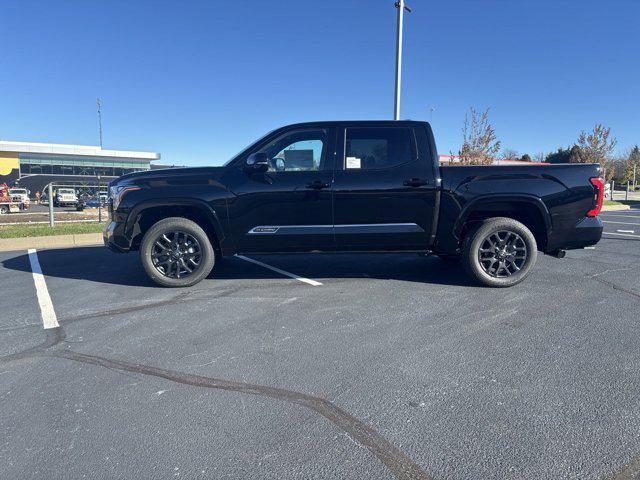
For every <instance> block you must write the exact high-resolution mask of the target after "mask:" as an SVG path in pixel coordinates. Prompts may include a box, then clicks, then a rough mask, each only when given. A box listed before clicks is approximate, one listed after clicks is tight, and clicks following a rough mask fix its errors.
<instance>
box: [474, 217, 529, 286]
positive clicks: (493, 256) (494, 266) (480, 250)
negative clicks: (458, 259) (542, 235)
mask: <svg viewBox="0 0 640 480" xmlns="http://www.w3.org/2000/svg"><path fill="white" fill-rule="evenodd" d="M537 256H538V245H537V243H536V239H535V237H534V236H533V233H531V230H529V229H528V228H527V227H526V226H525V225H523V224H522V223H520V222H518V221H516V220H514V219H512V218H505V217H496V218H490V219H488V220H485V221H484V222H482V224H480V225H479V226H478V227H476V228H475V229H473V230H472V231H471V232H470V233H469V235H467V237H466V238H465V241H464V248H463V256H462V260H463V264H464V267H465V269H466V270H467V272H468V273H469V274H470V275H471V277H472V278H473V279H474V280H475V281H476V282H478V283H479V284H481V285H484V286H487V287H511V286H513V285H516V284H518V283H520V282H521V281H523V280H524V279H525V278H526V277H527V276H528V275H529V272H530V271H531V269H532V268H533V266H534V265H535V263H536V258H537Z"/></svg>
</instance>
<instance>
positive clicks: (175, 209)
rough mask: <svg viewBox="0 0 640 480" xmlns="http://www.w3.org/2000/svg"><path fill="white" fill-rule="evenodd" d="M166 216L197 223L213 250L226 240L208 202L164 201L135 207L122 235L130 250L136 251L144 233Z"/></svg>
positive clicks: (179, 199)
mask: <svg viewBox="0 0 640 480" xmlns="http://www.w3.org/2000/svg"><path fill="white" fill-rule="evenodd" d="M169 217H182V218H187V219H189V220H192V221H194V222H196V223H197V224H198V225H200V227H202V228H203V229H204V231H205V232H206V233H207V236H208V237H209V239H210V240H211V244H212V245H213V247H214V249H215V250H216V251H219V250H220V245H221V243H222V242H223V241H224V238H225V236H224V229H223V228H222V222H221V219H220V216H219V215H218V213H217V212H216V211H215V210H214V209H213V208H211V206H210V205H209V204H208V203H206V202H204V201H202V200H198V199H192V198H165V199H162V200H161V201H148V202H142V203H139V204H137V205H135V206H134V207H133V208H132V209H131V211H130V213H129V215H128V217H127V222H126V226H125V233H126V235H127V237H128V238H130V239H131V248H132V249H134V250H135V249H137V248H139V246H140V242H141V241H142V237H143V236H144V234H145V233H146V232H147V230H149V228H150V227H151V226H152V225H153V224H155V223H156V222H158V221H159V220H162V219H164V218H169Z"/></svg>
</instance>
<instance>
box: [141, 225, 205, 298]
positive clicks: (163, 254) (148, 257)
mask: <svg viewBox="0 0 640 480" xmlns="http://www.w3.org/2000/svg"><path fill="white" fill-rule="evenodd" d="M176 235H177V236H176ZM140 261H141V262H142V267H143V268H144V271H145V272H146V273H147V275H148V276H149V278H151V280H153V281H154V282H155V283H156V284H158V285H160V286H163V287H190V286H192V285H195V284H196V283H198V282H200V281H201V280H203V279H204V278H206V277H207V275H209V273H211V270H212V269H213V265H214V264H215V253H214V250H213V246H212V245H211V241H210V240H209V237H208V236H207V234H206V232H205V231H204V230H203V229H202V228H201V227H200V226H199V225H198V224H197V223H195V222H193V221H191V220H188V219H186V218H182V217H170V218H165V219H164V220H160V221H159V222H157V223H155V224H154V225H153V226H152V227H151V228H149V230H148V231H147V233H145V235H144V237H143V239H142V243H141V244H140Z"/></svg>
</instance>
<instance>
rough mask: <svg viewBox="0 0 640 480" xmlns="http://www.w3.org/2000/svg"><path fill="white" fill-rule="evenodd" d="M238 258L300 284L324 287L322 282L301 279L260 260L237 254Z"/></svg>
mask: <svg viewBox="0 0 640 480" xmlns="http://www.w3.org/2000/svg"><path fill="white" fill-rule="evenodd" d="M236 257H238V258H241V259H242V260H245V261H247V262H251V263H255V264H256V265H260V266H261V267H264V268H268V269H269V270H273V271H274V272H277V273H281V274H282V275H285V276H287V277H290V278H294V279H296V280H298V281H299V282H303V283H308V284H309V285H313V286H314V287H317V286H319V285H322V284H321V283H320V282H316V281H315V280H311V279H309V278H304V277H300V276H298V275H296V274H294V273H290V272H287V271H285V270H281V269H279V268H277V267H273V266H271V265H267V264H266V263H262V262H259V261H258V260H254V259H253V258H249V257H245V256H244V255H237V254H236Z"/></svg>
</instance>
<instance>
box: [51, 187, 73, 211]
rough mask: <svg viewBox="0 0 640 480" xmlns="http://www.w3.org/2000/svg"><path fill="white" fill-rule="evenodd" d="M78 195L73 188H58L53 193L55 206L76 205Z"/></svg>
mask: <svg viewBox="0 0 640 480" xmlns="http://www.w3.org/2000/svg"><path fill="white" fill-rule="evenodd" d="M77 203H78V196H77V194H76V191H75V189H73V188H58V189H56V190H55V192H54V194H53V206H54V207H75V206H76V205H77Z"/></svg>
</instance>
